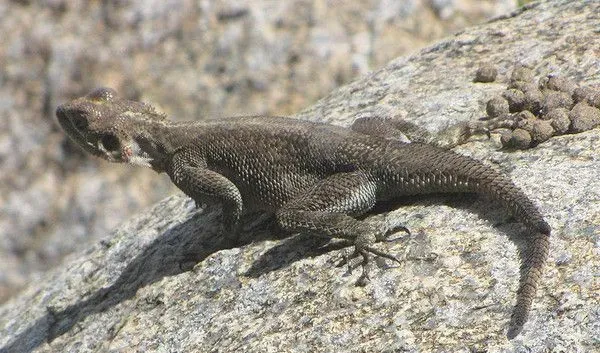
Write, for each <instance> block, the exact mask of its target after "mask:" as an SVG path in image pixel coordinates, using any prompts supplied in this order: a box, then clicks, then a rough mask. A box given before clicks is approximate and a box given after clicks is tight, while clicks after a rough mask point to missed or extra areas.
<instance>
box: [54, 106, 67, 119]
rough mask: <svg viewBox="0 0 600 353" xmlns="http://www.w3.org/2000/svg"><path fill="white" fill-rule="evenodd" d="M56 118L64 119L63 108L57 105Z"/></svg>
mask: <svg viewBox="0 0 600 353" xmlns="http://www.w3.org/2000/svg"><path fill="white" fill-rule="evenodd" d="M56 117H58V118H59V119H65V118H66V116H65V108H64V107H63V106H62V105H59V106H58V108H56Z"/></svg>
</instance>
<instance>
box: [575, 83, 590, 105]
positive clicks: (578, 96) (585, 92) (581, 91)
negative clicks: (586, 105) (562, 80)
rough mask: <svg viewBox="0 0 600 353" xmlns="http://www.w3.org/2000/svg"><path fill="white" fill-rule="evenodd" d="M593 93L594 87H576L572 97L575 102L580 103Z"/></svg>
mask: <svg viewBox="0 0 600 353" xmlns="http://www.w3.org/2000/svg"><path fill="white" fill-rule="evenodd" d="M593 94H594V89H593V88H592V87H589V86H584V87H577V88H575V91H573V95H572V97H573V101H574V102H575V103H579V102H582V101H584V100H586V99H587V98H588V97H591V96H592V95H593Z"/></svg>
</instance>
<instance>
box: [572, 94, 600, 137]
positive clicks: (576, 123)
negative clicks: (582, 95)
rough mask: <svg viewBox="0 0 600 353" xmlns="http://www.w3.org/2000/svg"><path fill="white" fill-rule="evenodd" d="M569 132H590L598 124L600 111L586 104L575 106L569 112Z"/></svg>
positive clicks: (581, 103) (599, 122)
mask: <svg viewBox="0 0 600 353" xmlns="http://www.w3.org/2000/svg"><path fill="white" fill-rule="evenodd" d="M569 119H570V120H571V126H570V128H569V130H570V131H571V132H575V133H577V132H584V131H587V130H591V129H593V128H595V127H596V126H598V125H599V124H600V109H598V108H596V107H590V106H589V105H588V104H587V103H586V102H580V103H577V104H575V106H574V107H573V109H571V111H570V112H569Z"/></svg>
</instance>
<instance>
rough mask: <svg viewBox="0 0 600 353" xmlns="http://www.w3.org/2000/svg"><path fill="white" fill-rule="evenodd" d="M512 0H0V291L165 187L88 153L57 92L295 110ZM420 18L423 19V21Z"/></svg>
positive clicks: (199, 113) (175, 108)
mask: <svg viewBox="0 0 600 353" xmlns="http://www.w3.org/2000/svg"><path fill="white" fill-rule="evenodd" d="M515 6H516V1H514V0H486V1H481V0H455V1H395V0H391V1H390V0H368V1H334V2H332V1H329V0H282V1H272V0H255V1H239V0H181V1H164V0H123V1H68V0H37V1H17V0H12V1H11V0H5V1H4V0H3V1H0V33H2V35H0V170H1V171H2V172H1V173H0V259H1V260H0V303H2V302H4V301H5V300H6V299H7V298H9V297H10V296H11V295H13V294H14V293H16V292H17V291H18V290H19V289H20V288H21V287H23V285H25V284H26V283H27V281H28V280H31V279H32V278H34V277H31V276H32V273H33V272H37V271H45V270H47V269H49V268H52V267H53V266H56V265H57V264H59V263H60V262H61V259H62V258H63V257H64V256H65V255H67V254H69V253H71V252H73V251H81V250H83V249H85V248H87V247H88V246H89V244H90V243H93V242H95V241H98V239H100V238H101V237H103V236H105V235H106V234H107V232H108V231H109V230H110V229H113V228H114V227H115V226H116V225H117V224H119V223H121V222H122V221H124V220H125V219H127V218H129V217H130V216H131V215H132V214H134V213H136V212H139V211H140V210H141V209H143V208H145V207H148V206H150V205H153V204H154V203H156V202H157V201H158V200H161V199H163V198H164V197H166V196H167V195H169V194H170V193H172V192H173V191H174V190H173V188H172V187H171V184H170V183H169V181H168V180H167V179H165V178H157V177H156V175H154V173H153V172H150V171H147V170H141V169H130V168H121V166H112V165H108V164H106V163H100V162H99V161H98V160H95V159H92V158H88V156H84V155H83V154H82V153H81V151H80V150H79V149H78V148H76V147H75V146H73V145H72V144H71V143H70V142H69V141H68V140H67V138H66V136H65V134H64V133H63V132H62V131H61V130H60V128H59V127H58V124H56V122H55V116H54V110H55V109H56V106H57V105H58V104H60V103H64V102H66V101H69V100H71V99H73V98H75V97H78V96H81V95H84V94H86V93H87V92H89V91H90V90H91V89H92V88H95V87H98V86H101V85H104V86H110V87H114V88H115V89H117V90H118V92H119V93H121V94H124V95H126V96H127V97H129V98H132V99H144V100H147V101H151V102H153V104H156V105H159V106H160V108H162V109H163V110H165V111H166V112H167V113H169V115H171V116H172V117H173V118H175V119H186V120H189V119H203V118H205V117H208V116H229V115H242V114H246V115H256V114H277V115H283V114H291V113H293V112H297V111H298V110H299V109H301V108H305V107H306V106H308V105H309V104H310V103H313V102H314V101H315V100H317V99H318V98H321V97H323V96H324V95H325V94H327V93H328V92H330V91H331V90H332V89H333V88H335V87H337V86H339V85H342V84H345V83H347V82H349V81H350V80H352V79H353V78H355V77H357V76H360V75H364V74H366V73H367V72H369V71H370V70H373V69H376V68H380V67H382V66H383V65H384V64H385V63H387V62H388V61H389V60H391V59H393V58H395V57H397V56H399V55H404V54H406V53H408V52H414V51H416V50H418V49H419V48H422V47H423V46H424V45H425V44H426V43H429V42H431V41H432V40H434V39H436V38H440V37H442V36H445V35H447V34H448V33H452V32H454V31H456V30H459V29H462V28H464V27H465V26H467V25H469V24H472V23H480V22H482V21H483V20H484V19H486V18H490V17H492V16H495V15H498V14H502V13H506V12H508V11H509V10H510V9H511V8H514V7H515ZM423 24H426V25H423Z"/></svg>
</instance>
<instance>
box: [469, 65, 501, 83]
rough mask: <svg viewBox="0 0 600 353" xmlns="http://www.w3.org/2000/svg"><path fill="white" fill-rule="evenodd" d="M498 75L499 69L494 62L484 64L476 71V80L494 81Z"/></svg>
mask: <svg viewBox="0 0 600 353" xmlns="http://www.w3.org/2000/svg"><path fill="white" fill-rule="evenodd" d="M497 75H498V70H497V69H496V67H495V66H493V65H492V64H482V65H481V66H479V68H478V69H477V72H475V79H474V80H473V81H474V82H494V81H495V80H496V76H497Z"/></svg>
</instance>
